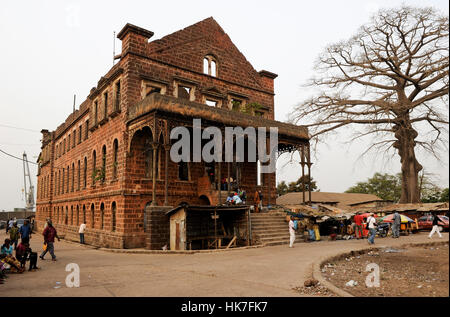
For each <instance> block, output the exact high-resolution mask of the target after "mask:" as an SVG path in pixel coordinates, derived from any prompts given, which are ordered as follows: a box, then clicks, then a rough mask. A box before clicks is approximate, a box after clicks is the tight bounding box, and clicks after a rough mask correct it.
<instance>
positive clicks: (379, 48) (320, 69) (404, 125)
mask: <svg viewBox="0 0 450 317" xmlns="http://www.w3.org/2000/svg"><path fill="white" fill-rule="evenodd" d="M448 22H449V21H448V16H444V15H442V14H440V13H439V12H437V11H436V10H434V9H432V8H412V7H406V6H405V7H402V8H399V9H386V10H380V11H379V12H378V13H377V14H375V15H374V16H373V17H372V19H371V21H370V22H369V23H367V24H366V25H364V26H362V27H361V28H360V29H359V31H358V32H357V34H356V35H355V36H353V37H352V38H350V39H349V40H347V41H342V42H339V43H336V44H333V45H330V46H328V47H327V48H326V49H325V51H324V52H323V53H322V54H321V56H320V57H319V59H318V61H317V63H316V67H315V69H316V75H315V76H314V78H313V79H311V81H310V82H309V83H308V86H310V87H312V88H315V90H316V94H314V96H312V97H311V98H309V99H307V100H305V101H304V102H301V103H300V104H298V105H297V106H296V107H295V109H294V111H293V112H292V113H291V120H292V121H294V122H301V123H302V124H303V123H304V122H307V123H308V124H304V125H306V126H307V127H309V131H310V134H311V137H312V138H313V139H315V140H316V141H320V140H323V138H324V137H325V136H327V135H329V134H330V133H333V132H336V131H335V130H336V129H339V128H342V127H345V126H351V128H352V132H353V135H352V138H351V139H350V140H349V141H350V142H351V141H353V140H355V139H358V138H363V137H370V136H373V137H374V138H373V141H372V142H371V143H370V145H369V147H368V148H367V150H366V151H365V152H364V153H367V152H368V151H370V150H376V151H377V152H379V151H390V150H394V151H396V152H397V153H398V155H399V156H400V161H401V172H402V192H401V198H400V203H415V202H419V201H420V193H419V185H418V184H419V177H418V173H419V171H420V170H421V169H422V166H421V165H420V164H419V162H418V161H417V159H416V146H421V147H423V148H424V149H425V150H426V151H428V152H430V153H432V154H433V155H435V156H436V157H437V158H439V150H440V149H442V146H443V147H444V148H445V149H447V150H448V146H447V144H446V140H445V139H446V138H447V137H448V129H447V128H448V123H449V122H448V81H449V76H448V75H449V74H448V73H449V60H448V57H449V56H448V49H449V38H448V32H449V23H448ZM447 142H448V141H447Z"/></svg>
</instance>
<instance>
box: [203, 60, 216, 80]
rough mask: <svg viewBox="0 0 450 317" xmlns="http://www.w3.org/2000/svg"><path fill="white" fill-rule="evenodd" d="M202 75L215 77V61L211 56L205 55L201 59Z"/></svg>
mask: <svg viewBox="0 0 450 317" xmlns="http://www.w3.org/2000/svg"><path fill="white" fill-rule="evenodd" d="M203 73H204V74H206V75H209V76H213V77H217V61H216V59H215V58H214V57H213V56H212V55H206V56H205V58H203Z"/></svg>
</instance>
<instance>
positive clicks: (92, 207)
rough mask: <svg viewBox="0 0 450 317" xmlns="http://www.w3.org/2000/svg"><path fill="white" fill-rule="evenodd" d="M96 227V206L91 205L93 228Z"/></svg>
mask: <svg viewBox="0 0 450 317" xmlns="http://www.w3.org/2000/svg"><path fill="white" fill-rule="evenodd" d="M94 226H95V206H94V204H92V205H91V228H94Z"/></svg>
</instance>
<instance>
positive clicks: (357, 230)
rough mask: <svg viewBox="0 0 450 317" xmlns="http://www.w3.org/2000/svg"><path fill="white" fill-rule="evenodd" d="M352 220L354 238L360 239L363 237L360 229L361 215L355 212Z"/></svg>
mask: <svg viewBox="0 0 450 317" xmlns="http://www.w3.org/2000/svg"><path fill="white" fill-rule="evenodd" d="M353 220H354V221H355V227H356V228H355V236H356V239H362V237H363V231H362V222H363V216H362V215H361V214H360V213H359V212H358V213H356V215H355V217H353Z"/></svg>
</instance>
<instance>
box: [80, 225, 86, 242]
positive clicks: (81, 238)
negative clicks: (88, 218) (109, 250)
mask: <svg viewBox="0 0 450 317" xmlns="http://www.w3.org/2000/svg"><path fill="white" fill-rule="evenodd" d="M84 230H86V224H85V223H84V221H83V222H82V223H81V225H80V229H79V230H78V233H79V234H80V243H81V244H84Z"/></svg>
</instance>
